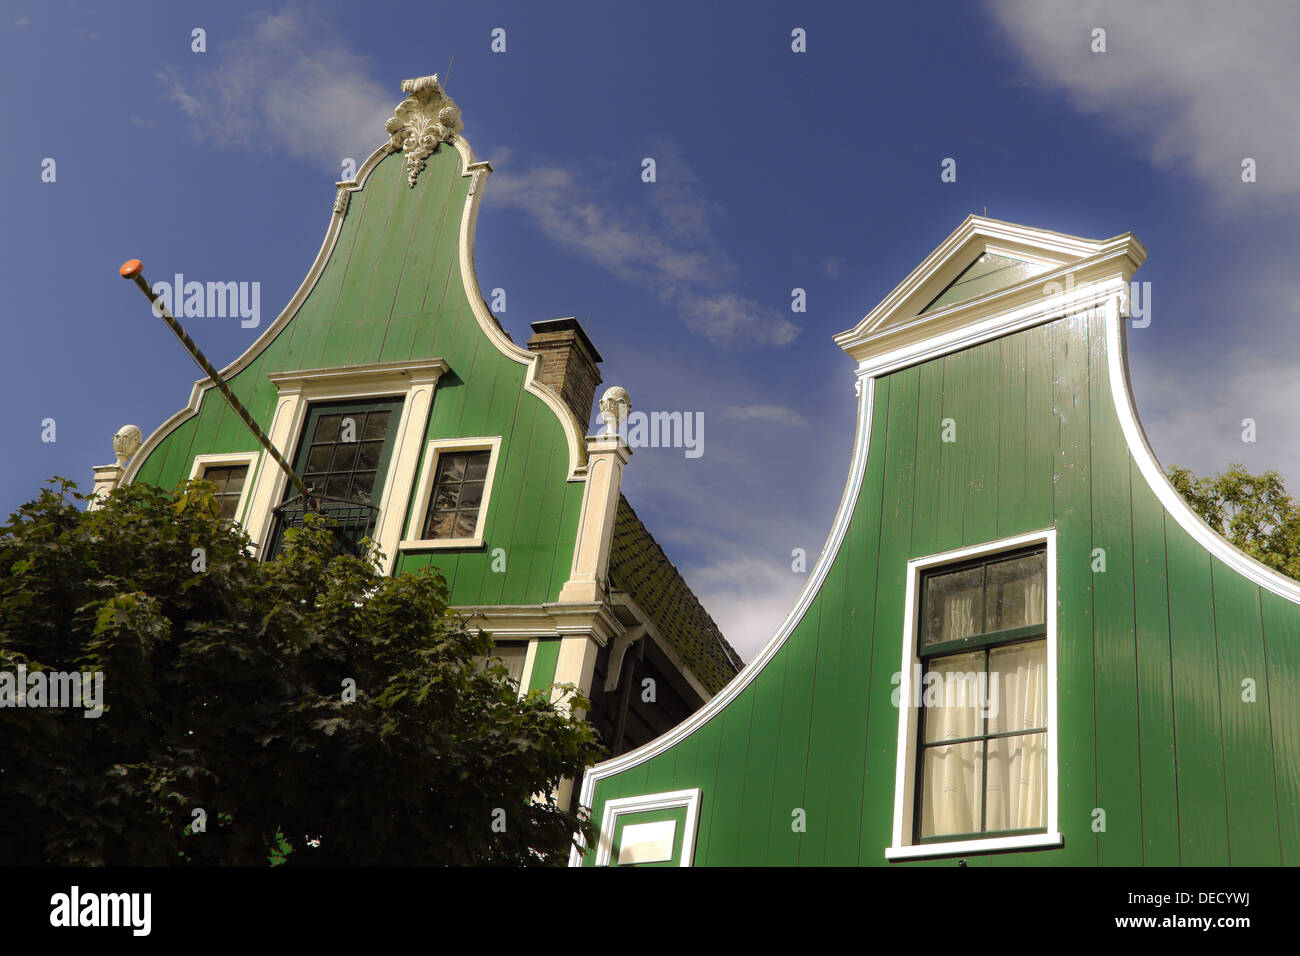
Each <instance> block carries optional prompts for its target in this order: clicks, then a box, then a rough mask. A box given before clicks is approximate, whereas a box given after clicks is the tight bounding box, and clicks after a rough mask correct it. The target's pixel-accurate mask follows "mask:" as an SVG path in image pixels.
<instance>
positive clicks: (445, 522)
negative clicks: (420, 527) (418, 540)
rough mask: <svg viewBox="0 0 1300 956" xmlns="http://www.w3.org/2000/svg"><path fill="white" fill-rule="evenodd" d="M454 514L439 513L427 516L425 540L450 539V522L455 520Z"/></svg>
mask: <svg viewBox="0 0 1300 956" xmlns="http://www.w3.org/2000/svg"><path fill="white" fill-rule="evenodd" d="M455 517H456V514H455V512H450V511H448V512H439V513H436V514H431V515H429V524H428V527H427V528H426V529H425V532H424V536H425V537H426V538H450V537H451V526H452V521H453V520H454V519H455Z"/></svg>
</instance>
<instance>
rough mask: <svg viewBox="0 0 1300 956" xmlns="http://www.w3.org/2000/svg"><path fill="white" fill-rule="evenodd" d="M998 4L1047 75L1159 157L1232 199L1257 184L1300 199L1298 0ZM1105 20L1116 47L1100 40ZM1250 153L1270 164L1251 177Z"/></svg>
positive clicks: (999, 15) (1009, 30)
mask: <svg viewBox="0 0 1300 956" xmlns="http://www.w3.org/2000/svg"><path fill="white" fill-rule="evenodd" d="M988 11H989V13H990V14H991V16H992V18H993V19H994V21H995V22H997V23H999V24H1000V25H1001V28H1002V29H1003V30H1004V31H1005V33H1006V35H1007V36H1008V37H1009V38H1010V39H1011V41H1012V43H1013V44H1014V45H1015V47H1016V48H1017V49H1018V50H1019V52H1020V54H1021V56H1023V57H1024V59H1025V60H1026V62H1027V63H1028V64H1029V67H1030V69H1031V71H1032V72H1033V73H1034V74H1035V75H1036V76H1037V77H1038V78H1039V79H1040V80H1043V81H1045V82H1046V83H1048V84H1049V85H1051V86H1055V87H1058V88H1062V89H1064V90H1066V91H1067V93H1068V95H1069V96H1070V98H1071V100H1072V101H1073V102H1074V104H1075V106H1076V107H1077V108H1078V109H1079V110H1080V111H1082V112H1085V113H1094V114H1100V115H1102V116H1104V117H1105V118H1106V119H1108V120H1109V121H1111V122H1112V123H1113V124H1115V125H1116V126H1117V127H1118V128H1120V129H1122V130H1125V131H1127V132H1128V133H1130V134H1132V135H1133V136H1135V137H1136V138H1137V139H1138V141H1139V142H1141V143H1142V144H1143V146H1144V148H1145V150H1146V152H1147V155H1148V157H1149V159H1150V160H1151V162H1152V163H1153V164H1154V165H1155V166H1156V168H1158V169H1165V170H1170V171H1176V172H1183V173H1187V174H1190V175H1192V176H1193V177H1195V178H1197V179H1198V180H1200V181H1201V182H1203V183H1204V184H1205V185H1207V186H1209V187H1211V189H1212V191H1213V194H1214V195H1215V196H1216V197H1217V198H1218V199H1219V200H1221V201H1223V202H1225V203H1232V202H1233V201H1236V200H1240V199H1243V198H1245V196H1246V192H1245V190H1247V189H1249V190H1254V191H1255V194H1256V195H1258V194H1260V193H1263V194H1267V195H1270V196H1274V197H1277V198H1281V199H1286V200H1288V201H1291V202H1300V164H1297V163H1296V161H1295V157H1296V156H1297V155H1300V97H1297V96H1296V95H1295V91H1296V89H1297V88H1300V58H1297V57H1296V55H1295V38H1296V37H1297V36H1300V5H1297V4H1296V3H1294V2H1293V0H1258V2H1255V3H1251V4H1250V5H1249V6H1248V7H1243V6H1241V5H1239V4H1231V3H1223V2H1222V0H1146V2H1144V3H1132V2H1130V0H1069V2H1044V0H996V2H990V3H988ZM1094 28H1101V29H1104V30H1106V52H1105V53H1094V52H1093V51H1092V49H1091V45H1092V31H1093V29H1094ZM1246 157H1250V158H1253V159H1255V160H1256V162H1257V164H1258V181H1257V182H1255V183H1253V184H1249V185H1248V184H1245V183H1243V182H1242V180H1241V171H1242V170H1241V162H1242V160H1243V159H1244V158H1246Z"/></svg>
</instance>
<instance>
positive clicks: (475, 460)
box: [465, 451, 492, 481]
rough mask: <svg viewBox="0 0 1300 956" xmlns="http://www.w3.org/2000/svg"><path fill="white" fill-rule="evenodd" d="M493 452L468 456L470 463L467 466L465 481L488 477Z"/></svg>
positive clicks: (481, 452)
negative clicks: (489, 461) (489, 460)
mask: <svg viewBox="0 0 1300 956" xmlns="http://www.w3.org/2000/svg"><path fill="white" fill-rule="evenodd" d="M491 454H492V453H491V452H487V451H480V452H475V453H474V454H472V455H467V456H466V458H467V459H468V462H467V464H466V466H465V480H466V481H472V480H475V479H481V478H486V477H487V469H488V458H489V457H491Z"/></svg>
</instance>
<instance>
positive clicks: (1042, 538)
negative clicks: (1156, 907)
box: [885, 527, 1061, 860]
mask: <svg viewBox="0 0 1300 956" xmlns="http://www.w3.org/2000/svg"><path fill="white" fill-rule="evenodd" d="M1034 544H1042V545H1044V546H1045V548H1046V551H1047V557H1046V562H1045V563H1046V566H1047V568H1046V570H1047V581H1046V587H1045V593H1046V594H1047V596H1048V597H1047V601H1046V605H1047V608H1046V610H1047V621H1046V624H1047V834H1042V833H1032V834H1028V835H1021V836H1017V837H987V838H985V839H969V840H962V841H948V842H945V843H927V844H915V845H914V844H913V843H912V842H911V839H910V837H911V834H912V822H913V813H914V812H915V810H916V783H917V767H916V756H917V754H916V749H917V741H916V735H917V725H918V718H919V716H920V703H919V702H918V701H914V700H912V691H913V689H914V688H913V686H912V680H911V674H912V668H913V666H914V665H918V664H919V662H920V659H919V657H918V655H917V650H916V640H917V633H916V632H917V627H918V624H919V620H920V613H921V612H920V591H921V574H922V572H923V571H925V570H927V569H928V568H932V567H935V566H939V565H945V564H952V563H955V562H959V561H965V560H969V559H970V558H978V557H987V556H991V555H995V554H999V553H1001V552H1005V551H1015V550H1017V549H1019V548H1023V547H1026V546H1028V545H1034ZM1056 577H1057V576H1056V528H1055V527H1051V528H1044V529H1043V530H1041V531H1031V532H1029V533H1027V534H1018V535H1015V536H1014V537H1010V538H1000V539H998V540H996V541H986V542H984V543H983V544H977V545H973V546H971V547H969V548H958V549H956V550H953V551H944V552H942V553H940V554H931V555H927V556H926V557H923V558H913V559H912V560H910V561H908V562H907V590H906V595H905V597H904V600H903V641H902V647H903V650H902V658H901V664H900V667H899V674H900V675H902V676H901V679H900V680H899V696H898V751H897V754H896V760H895V765H894V821H893V843H892V845H891V846H889V847H887V848H886V849H885V859H887V860H901V859H911V858H913V857H919V856H945V855H948V854H951V853H981V852H989V851H992V850H999V849H1007V848H1008V846H1010V845H1011V844H1007V843H1006V842H1005V841H1007V840H1039V841H1043V840H1045V839H1048V838H1054V839H1055V841H1056V842H1055V843H1052V842H1050V839H1049V842H1046V843H1023V844H1016V845H1018V846H1030V845H1033V846H1039V845H1042V846H1060V841H1061V835H1060V833H1059V832H1058V831H1059V829H1060V824H1059V799H1058V794H1057V789H1058V786H1057V781H1058V774H1057V767H1058V765H1059V762H1060V761H1059V756H1058V751H1059V748H1058V746H1057V739H1058V737H1059V736H1060V726H1059V724H1058V722H1057V687H1056V672H1057V658H1058V653H1057V638H1056V611H1057V604H1058V603H1059V602H1058V601H1057V600H1056Z"/></svg>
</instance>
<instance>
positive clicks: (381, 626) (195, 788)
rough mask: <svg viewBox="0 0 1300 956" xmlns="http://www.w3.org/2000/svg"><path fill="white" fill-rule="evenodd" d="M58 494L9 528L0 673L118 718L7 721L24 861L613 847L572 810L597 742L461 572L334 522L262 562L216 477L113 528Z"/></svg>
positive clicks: (37, 715) (548, 855)
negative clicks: (456, 591) (464, 611)
mask: <svg viewBox="0 0 1300 956" xmlns="http://www.w3.org/2000/svg"><path fill="white" fill-rule="evenodd" d="M51 485H52V486H54V487H52V488H47V489H44V490H43V491H42V492H41V493H40V495H39V496H38V497H37V498H36V499H34V500H33V501H31V502H29V503H28V504H26V505H24V506H23V507H21V508H20V509H19V510H18V511H17V512H16V513H15V514H14V515H12V516H11V517H10V519H9V521H8V523H7V524H5V525H4V526H3V528H0V672H4V671H8V672H11V673H12V672H15V671H16V670H17V668H18V667H19V665H24V666H25V667H26V668H27V669H28V670H29V671H30V670H38V669H45V670H47V671H74V670H75V671H100V672H102V673H103V674H104V698H105V700H104V703H105V709H104V713H103V715H102V716H101V717H99V718H98V719H92V718H87V717H86V716H85V714H84V712H83V711H81V710H73V709H54V708H48V707H47V708H40V709H37V708H31V707H28V708H5V709H3V710H0V863H5V864H31V863H38V864H39V863H47V864H77V865H173V864H185V863H193V864H240V865H265V864H266V863H267V862H268V859H273V860H275V861H277V862H278V861H283V862H284V863H285V864H287V865H302V864H379V865H385V864H432V865H438V864H452V865H455V864H509V865H526V864H556V863H562V862H564V861H565V860H566V859H567V856H568V852H569V848H570V846H571V841H572V837H573V834H574V833H576V832H582V833H583V835H584V836H585V837H587V838H588V839H589V838H590V832H589V826H588V824H587V823H586V822H585V820H581V819H579V816H578V814H577V813H575V812H571V811H564V810H561V809H560V808H559V807H558V806H557V805H556V803H555V799H554V794H555V791H556V788H557V787H558V785H559V784H560V781H561V779H562V778H566V777H567V778H574V777H576V776H577V775H578V774H579V773H580V772H581V770H582V768H583V767H584V766H586V765H587V764H590V763H592V762H593V761H594V760H596V759H598V758H599V757H600V756H601V752H600V750H599V747H598V745H597V744H596V743H595V736H594V733H593V731H592V730H591V728H590V727H589V725H587V724H586V723H585V722H584V721H581V720H576V719H574V718H573V717H572V716H570V715H569V714H568V712H567V711H566V710H565V709H563V708H561V707H557V706H555V705H553V704H552V703H551V701H550V696H549V695H548V694H545V693H541V692H534V693H531V694H529V695H528V696H526V697H524V698H523V699H520V698H519V697H518V695H517V693H516V690H515V686H514V685H513V684H512V683H511V682H510V681H509V680H508V678H507V677H506V671H505V668H504V667H503V666H501V665H500V663H499V662H496V663H488V662H487V661H486V660H485V659H486V658H487V657H488V655H490V654H491V649H492V641H491V638H490V637H488V636H486V635H482V634H475V633H471V632H470V631H468V630H466V629H465V627H464V626H463V624H462V622H461V621H460V620H459V619H458V618H457V617H456V616H455V615H454V614H453V613H451V612H449V610H448V606H447V601H448V592H447V587H446V584H445V582H444V581H443V579H442V578H441V576H440V575H438V574H437V573H435V572H424V573H419V574H400V575H396V576H393V577H389V576H385V575H383V574H381V573H380V572H379V571H378V570H377V568H376V566H375V565H374V564H372V563H369V562H367V561H365V560H362V559H359V558H356V557H351V556H340V555H338V554H336V553H335V550H334V547H333V539H332V536H331V532H329V531H328V530H326V529H324V528H323V527H321V526H320V525H318V524H311V523H310V522H309V524H308V526H307V527H305V528H303V529H301V530H300V531H296V532H290V533H289V534H288V535H287V538H288V543H287V546H286V549H285V551H284V553H283V554H282V555H281V556H280V557H279V558H277V559H276V560H274V561H268V562H261V561H257V560H255V559H253V558H252V557H250V556H249V553H248V547H249V544H250V542H249V540H248V538H247V536H246V535H245V534H244V533H243V532H242V530H240V529H239V528H238V527H237V526H235V525H233V524H231V523H230V522H227V521H222V520H221V519H220V518H219V516H218V509H217V506H216V504H215V501H214V498H213V492H214V490H215V489H213V487H212V486H211V485H208V484H206V483H204V482H191V483H189V484H187V485H185V486H183V487H182V488H180V489H177V490H176V491H173V492H168V491H165V490H162V489H158V488H155V487H151V486H148V485H131V486H128V487H126V488H122V489H119V490H118V491H116V492H114V493H113V494H112V495H111V496H109V497H108V498H107V499H106V501H105V504H104V506H103V507H102V508H100V509H98V510H95V511H83V510H82V509H81V508H80V507H78V505H77V503H76V502H77V501H81V500H84V496H82V495H79V494H77V493H76V492H75V490H74V487H75V486H73V485H72V484H71V483H70V482H67V481H66V480H62V479H55V480H54V481H53V482H51ZM200 555H201V556H202V560H199V558H200ZM198 567H205V569H204V570H195V569H196V568H198ZM349 681H355V700H354V701H353V702H347V701H346V700H345V696H346V694H345V692H346V690H347V688H348V686H349V684H348V682H349ZM586 703H587V702H586V701H584V700H582V699H581V698H577V697H575V698H574V699H573V704H574V706H577V707H585V706H586ZM197 809H202V810H203V811H204V814H205V816H206V829H205V830H204V832H195V831H196V830H197V829H198V828H197V827H195V826H194V825H193V824H194V822H195V819H196V817H195V814H194V811H195V810H197Z"/></svg>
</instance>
